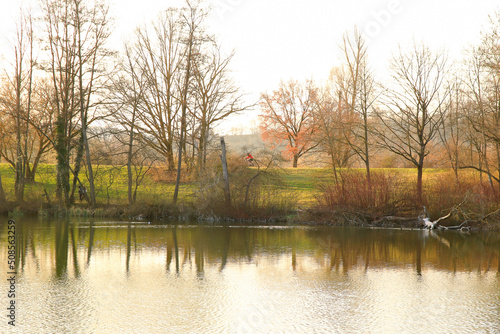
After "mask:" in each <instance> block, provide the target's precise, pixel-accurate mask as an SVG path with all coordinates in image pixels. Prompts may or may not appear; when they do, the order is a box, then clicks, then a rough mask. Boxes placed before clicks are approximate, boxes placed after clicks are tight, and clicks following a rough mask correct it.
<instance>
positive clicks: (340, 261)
mask: <svg viewBox="0 0 500 334" xmlns="http://www.w3.org/2000/svg"><path fill="white" fill-rule="evenodd" d="M16 232H17V249H18V256H17V266H18V267H17V277H16V278H17V282H16V285H15V289H16V297H15V302H16V304H15V305H16V326H15V328H13V327H12V326H9V325H8V324H7V322H8V321H9V319H8V318H7V317H6V315H7V311H6V308H7V307H8V306H9V302H10V300H11V299H10V298H8V291H9V284H8V282H7V279H8V274H7V271H8V268H7V261H8V251H7V246H8V244H7V240H8V239H7V219H3V221H2V222H1V225H0V282H1V283H0V307H1V308H2V309H3V310H4V311H3V312H2V317H1V318H0V332H1V333H10V332H12V333H500V274H499V272H500V262H499V256H500V235H499V234H494V233H490V234H461V233H459V232H451V233H450V232H448V233H444V232H429V231H420V230H390V229H389V230H381V229H360V228H338V227H336V228H312V227H206V226H195V225H192V226H186V225H183V226H175V225H155V224H147V223H146V224H144V223H123V222H98V223H97V222H96V223H90V222H75V221H69V222H47V221H29V220H26V219H24V220H19V221H16Z"/></svg>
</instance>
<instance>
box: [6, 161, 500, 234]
mask: <svg viewBox="0 0 500 334" xmlns="http://www.w3.org/2000/svg"><path fill="white" fill-rule="evenodd" d="M229 165H230V166H231V168H230V191H231V205H230V206H228V205H227V202H226V201H225V198H224V189H223V188H224V182H221V180H220V177H219V174H220V173H219V171H217V170H216V169H215V171H212V173H208V172H205V173H206V174H205V175H203V176H202V177H193V176H190V175H184V176H183V177H182V182H181V186H180V190H179V200H178V201H177V203H176V204H174V202H173V201H172V194H173V192H174V185H175V180H174V177H175V173H173V172H168V171H167V170H166V168H162V167H152V168H150V169H149V170H148V171H147V173H145V176H144V178H143V181H142V183H141V184H139V186H138V187H137V189H136V195H135V196H136V198H135V201H134V203H132V204H129V203H128V201H127V182H128V181H127V174H126V173H127V171H126V167H120V166H96V168H95V170H96V171H97V173H96V181H97V182H96V193H97V200H96V204H95V205H94V206H93V207H92V206H91V205H90V203H88V202H87V201H86V200H85V198H83V199H82V200H79V198H78V193H76V194H75V201H74V204H73V205H71V206H69V207H61V206H58V205H57V204H55V203H57V201H56V198H55V189H56V180H55V175H56V174H55V169H56V166H55V165H51V164H43V165H41V166H40V167H39V168H38V171H37V176H36V178H35V182H34V183H30V184H27V186H26V192H25V199H24V201H23V202H22V203H20V204H19V203H16V202H15V196H14V190H13V189H14V180H15V173H14V170H13V169H12V168H11V167H10V166H9V165H7V164H0V173H1V175H2V186H3V189H4V191H5V195H6V201H4V202H3V203H2V204H0V214H3V215H9V216H13V217H16V216H20V215H30V216H42V217H83V218H93V217H95V218H114V219H123V220H130V219H133V220H152V221H162V220H172V219H173V220H178V221H195V220H198V221H200V222H204V223H234V222H237V223H241V224H304V225H352V226H366V227H402V228H419V227H422V218H424V217H426V216H427V217H428V218H429V219H430V220H433V221H436V220H438V219H440V218H441V219H442V221H440V225H441V226H458V225H460V224H463V223H465V224H464V225H465V226H466V227H467V229H468V230H500V211H499V208H500V196H499V193H498V191H496V190H495V189H494V188H493V187H491V186H490V184H489V183H488V182H487V178H486V177H484V176H483V177H481V175H480V174H479V173H476V172H473V171H466V170H463V171H460V173H459V178H458V179H457V178H456V175H455V174H454V173H453V171H452V170H451V169H446V168H429V169H425V170H424V181H425V182H424V198H423V200H422V202H421V203H419V201H418V200H417V196H416V191H415V190H414V188H415V186H414V185H415V181H414V180H415V178H416V171H415V169H405V168H394V169H392V168H375V169H373V170H372V177H371V184H370V185H368V184H367V182H366V178H365V171H364V170H363V169H356V168H350V169H340V170H336V172H334V171H333V170H332V169H330V168H312V167H305V168H273V169H272V170H271V169H263V168H261V167H248V166H247V165H245V164H243V163H238V162H236V163H235V162H234V161H232V163H230V164H229ZM209 170H214V169H209ZM200 180H203V181H200ZM424 213H425V215H426V216H424ZM443 218H446V219H443Z"/></svg>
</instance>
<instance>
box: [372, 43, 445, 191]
mask: <svg viewBox="0 0 500 334" xmlns="http://www.w3.org/2000/svg"><path fill="white" fill-rule="evenodd" d="M391 65H392V66H391V70H392V77H393V79H394V86H395V88H393V89H392V90H390V91H389V92H388V94H387V96H386V102H385V106H386V110H384V111H383V112H379V113H378V119H379V121H380V125H381V127H380V128H379V129H377V131H376V136H377V139H378V141H379V143H380V144H381V145H382V146H383V147H384V148H386V149H388V150H389V151H391V152H393V153H395V154H397V155H399V156H400V157H402V158H404V159H406V160H407V161H408V162H410V163H411V164H413V165H414V166H415V167H416V168H417V196H418V199H419V201H422V178H423V168H424V164H425V158H426V157H427V155H428V154H429V152H430V149H431V147H430V145H431V142H432V140H433V138H434V137H435V136H436V135H437V133H438V129H439V128H440V127H441V125H442V122H443V116H444V113H443V112H442V109H443V107H444V104H445V101H446V98H447V94H448V93H447V92H446V91H444V90H443V88H444V87H443V86H444V80H445V78H446V74H447V72H446V71H447V66H446V56H445V55H444V54H442V53H439V54H434V53H432V52H431V51H430V49H429V48H428V47H426V46H425V45H416V44H414V46H413V50H412V51H411V52H409V53H407V54H403V52H402V51H401V50H400V51H399V54H398V55H397V56H396V57H395V58H394V59H393V62H392V64H391Z"/></svg>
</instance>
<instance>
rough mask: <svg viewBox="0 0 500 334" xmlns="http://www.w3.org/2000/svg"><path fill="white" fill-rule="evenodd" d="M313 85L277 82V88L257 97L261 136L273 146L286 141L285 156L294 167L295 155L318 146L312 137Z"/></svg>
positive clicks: (313, 136)
mask: <svg viewBox="0 0 500 334" xmlns="http://www.w3.org/2000/svg"><path fill="white" fill-rule="evenodd" d="M316 95H317V88H316V87H315V86H314V84H313V83H312V82H311V81H308V82H306V83H305V84H300V83H299V82H297V81H293V80H291V81H289V82H287V83H284V82H281V83H280V87H279V88H278V90H276V91H274V92H273V93H272V94H267V93H264V94H262V96H261V101H260V106H261V110H262V113H261V115H260V127H261V130H262V138H263V139H264V140H265V141H268V142H271V143H273V145H281V144H285V143H286V148H285V150H284V151H283V154H284V156H285V157H288V158H291V159H293V167H297V165H298V161H299V158H300V157H302V156H303V155H304V154H306V153H307V152H309V151H311V150H312V149H314V148H315V147H316V146H318V142H317V140H316V138H315V135H314V134H315V131H316V129H315V124H314V118H313V115H314V110H315V108H316V101H317V99H316Z"/></svg>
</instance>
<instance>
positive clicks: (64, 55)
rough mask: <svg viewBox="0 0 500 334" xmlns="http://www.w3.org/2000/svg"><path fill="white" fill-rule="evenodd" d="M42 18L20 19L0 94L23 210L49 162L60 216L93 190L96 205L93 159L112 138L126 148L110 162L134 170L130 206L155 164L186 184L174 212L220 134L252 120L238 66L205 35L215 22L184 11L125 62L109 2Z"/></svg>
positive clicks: (143, 37)
mask: <svg viewBox="0 0 500 334" xmlns="http://www.w3.org/2000/svg"><path fill="white" fill-rule="evenodd" d="M40 7H41V13H42V15H41V16H40V17H33V16H32V15H31V14H30V12H29V11H27V10H22V15H21V17H20V19H19V22H18V29H17V35H16V40H15V41H14V42H13V53H14V54H13V56H14V57H13V59H14V61H13V63H12V64H11V65H12V66H11V67H7V66H6V67H5V68H4V72H3V73H2V77H1V82H0V158H2V159H3V160H4V161H6V162H8V163H9V164H11V165H12V167H13V169H14V170H15V171H16V178H15V193H16V201H18V202H22V201H23V196H24V194H23V191H24V188H25V185H26V183H27V182H32V181H34V175H35V172H36V168H37V166H38V164H39V162H40V161H42V159H44V158H45V159H52V161H54V159H55V161H56V164H57V189H56V200H57V202H58V203H59V204H60V205H62V206H69V205H71V204H72V203H74V200H75V199H74V194H75V189H78V187H79V186H81V187H83V186H84V184H85V186H88V192H86V193H85V194H86V196H87V200H88V202H89V204H90V205H91V206H93V205H95V203H96V189H95V180H94V178H95V177H94V171H93V168H95V167H93V166H95V165H96V164H97V163H99V159H100V158H102V155H101V156H99V154H97V155H96V152H97V151H99V149H100V148H102V146H103V145H102V142H106V141H107V140H109V138H110V137H112V138H113V141H114V142H118V143H121V145H120V146H118V147H119V149H118V150H117V151H113V152H108V153H109V154H107V156H109V155H112V156H113V159H115V160H117V159H118V160H120V161H122V163H123V165H126V166H127V168H128V177H129V187H128V198H129V202H130V203H132V202H134V200H135V192H136V190H137V186H138V182H140V180H141V179H142V177H143V175H142V176H141V175H140V174H141V173H144V171H145V169H143V168H141V167H142V166H144V165H146V166H147V165H151V164H152V163H153V162H155V161H160V162H162V163H164V164H165V165H166V166H167V167H168V170H169V171H170V172H172V173H177V183H176V189H175V195H174V199H173V200H174V201H175V200H176V199H177V196H178V191H179V182H180V175H181V166H187V168H189V169H190V170H191V171H196V170H198V171H199V170H201V169H203V167H204V164H205V163H206V159H207V154H208V151H209V148H210V140H211V136H210V134H213V128H214V126H215V125H216V124H217V123H218V122H220V121H222V120H223V119H225V118H226V117H228V116H229V115H231V114H233V113H236V112H239V111H242V110H245V109H246V108H247V107H246V106H244V105H243V102H242V95H241V94H240V93H239V91H238V88H237V87H236V86H235V85H234V83H233V82H232V81H231V78H230V76H229V64H230V61H231V59H232V57H233V54H229V55H224V54H223V52H222V51H221V48H220V45H219V44H218V43H217V41H216V39H215V38H214V37H213V36H211V35H210V34H209V33H208V32H207V31H206V29H205V27H204V24H205V21H206V18H207V15H208V10H207V9H206V8H205V7H204V5H203V3H202V2H201V1H196V0H186V2H185V6H184V7H182V8H171V9H168V10H166V11H164V12H162V13H161V14H160V15H159V16H158V18H157V19H156V21H154V22H153V23H152V24H148V25H144V26H141V27H138V28H136V30H135V33H134V34H133V36H131V38H130V39H129V41H128V42H127V43H126V44H125V46H124V51H123V52H117V51H113V50H110V49H109V48H108V47H107V42H108V40H109V38H110V35H111V23H112V19H111V17H110V14H109V7H108V5H107V4H106V3H105V2H104V1H101V0H92V1H83V0H62V1H61V0H41V1H40ZM34 26H36V28H34ZM114 147H115V148H116V147H117V146H116V145H115V146H114ZM108 149H109V150H112V148H111V147H108ZM134 171H135V172H134ZM82 173H84V176H83V177H82ZM0 182H1V179H0ZM0 184H1V183H0ZM0 189H2V188H1V187H0ZM87 194H88V195H87ZM49 198H50V196H48V199H49Z"/></svg>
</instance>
